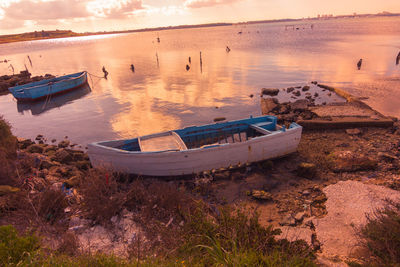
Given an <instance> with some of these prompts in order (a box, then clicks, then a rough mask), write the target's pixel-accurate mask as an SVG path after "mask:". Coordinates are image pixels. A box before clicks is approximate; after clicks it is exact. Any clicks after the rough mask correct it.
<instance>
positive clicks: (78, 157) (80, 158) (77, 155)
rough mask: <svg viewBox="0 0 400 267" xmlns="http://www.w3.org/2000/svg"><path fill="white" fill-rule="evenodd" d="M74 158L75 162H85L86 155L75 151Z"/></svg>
mask: <svg viewBox="0 0 400 267" xmlns="http://www.w3.org/2000/svg"><path fill="white" fill-rule="evenodd" d="M72 157H73V160H74V161H83V160H85V155H84V153H83V152H82V151H74V152H72Z"/></svg>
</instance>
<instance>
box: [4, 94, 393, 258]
mask: <svg viewBox="0 0 400 267" xmlns="http://www.w3.org/2000/svg"><path fill="white" fill-rule="evenodd" d="M300 88H304V87H300ZM279 91H280V90H279V89H278V93H277V91H276V90H274V91H273V92H272V94H274V95H277V94H279V93H280V92H279ZM288 91H290V92H289V93H290V94H291V92H293V91H294V90H289V89H287V90H285V92H288ZM306 91H307V90H306ZM266 92H267V91H266V90H263V91H262V94H265V93H266ZM270 93H271V92H269V91H268V92H267V94H270ZM315 98H318V96H315V94H314V96H313V97H311V98H306V99H297V100H296V101H295V102H292V103H283V104H280V103H279V101H278V100H276V99H273V98H266V99H264V98H262V100H261V101H262V108H263V113H264V114H274V115H277V116H278V118H279V121H280V122H281V123H283V124H287V123H290V122H293V121H295V122H299V121H305V120H313V119H321V116H320V115H318V112H315V109H314V108H315V107H319V106H329V105H331V104H329V103H328V104H326V103H325V104H323V105H322V104H321V105H315V104H313V102H315V101H312V99H315ZM341 108H342V107H340V109H341ZM364 111H365V110H363V112H364ZM378 115H379V114H378V113H376V114H375V113H374V114H372V115H371V114H370V115H369V116H378ZM352 118H353V117H352ZM357 118H358V119H360V117H357ZM323 119H325V120H327V121H332V120H336V119H337V118H335V116H330V118H327V117H324V118H323ZM378 119H381V118H378ZM390 120H391V121H392V123H391V125H389V126H385V127H362V128H361V127H360V128H354V127H351V128H346V127H344V128H342V129H329V128H327V129H319V130H307V129H306V128H305V129H304V132H303V135H302V139H301V142H300V145H299V148H298V152H296V153H294V154H291V155H288V156H287V157H284V158H281V159H274V160H268V161H265V162H260V163H255V164H252V165H248V166H245V167H242V168H239V169H234V170H225V171H220V172H215V173H209V174H203V175H197V176H194V177H192V178H186V179H180V178H177V179H173V180H171V181H160V180H158V179H149V180H147V183H153V182H156V183H159V182H161V183H162V184H165V186H167V185H168V186H170V185H173V186H174V187H176V188H179V190H183V191H184V192H186V193H188V194H189V195H191V196H192V197H194V198H198V199H201V200H203V201H205V202H206V203H207V205H209V206H210V207H211V208H212V209H213V208H216V207H218V206H220V205H227V204H228V205H230V206H233V207H236V208H237V209H245V210H247V211H257V212H259V214H260V218H259V220H260V223H261V224H262V225H265V226H267V225H273V226H275V227H279V228H281V229H282V231H283V233H282V234H281V237H282V238H292V239H299V238H300V239H304V240H306V241H307V242H308V243H309V245H310V246H311V247H312V248H313V249H314V250H315V251H316V252H318V253H319V254H318V255H319V261H320V263H321V264H325V265H332V266H333V263H332V261H336V262H342V263H343V264H344V262H345V261H349V260H356V261H358V260H359V259H360V258H359V256H357V255H354V254H352V253H350V252H349V251H350V250H349V249H348V248H343V249H342V250H335V249H334V245H331V244H341V246H345V245H346V243H345V242H344V241H337V240H336V239H338V238H339V237H337V236H336V234H334V233H333V232H332V234H330V233H329V231H330V230H329V229H333V228H332V227H333V226H332V227H331V228H330V227H329V226H326V225H325V224H324V223H325V221H324V218H331V217H332V216H333V217H335V215H334V214H333V213H334V212H336V213H335V214H347V213H345V212H342V211H330V210H329V208H330V207H334V206H335V203H332V202H330V201H331V200H332V199H330V194H331V193H330V192H331V191H329V188H333V187H334V186H339V185H340V186H344V187H346V186H347V187H348V186H349V183H353V184H352V185H353V186H354V188H356V187H357V186H358V187H360V188H364V187H365V186H367V187H368V188H369V189H368V190H375V191H374V192H378V191H379V192H384V193H382V194H381V195H378V193H374V194H375V195H374V196H375V197H376V199H378V200H379V199H380V200H382V199H383V198H384V197H385V194H387V192H388V191H385V190H386V189H388V190H391V191H390V192H392V194H393V195H394V194H398V193H399V192H400V171H399V170H400V152H399V148H400V123H399V122H398V121H397V120H396V119H390ZM44 140H45V137H43V136H42V135H39V136H38V137H37V138H36V140H35V141H31V140H28V139H18V155H17V157H18V162H20V164H21V165H24V168H23V169H24V170H25V173H24V174H23V175H24V176H23V177H25V178H24V183H26V184H28V185H29V188H30V189H31V192H32V194H37V193H38V192H40V191H41V190H44V189H45V188H52V189H54V190H61V192H63V194H65V196H66V197H67V199H68V204H67V205H66V206H65V207H64V208H63V210H62V213H64V215H65V216H64V217H63V221H62V225H63V227H62V228H61V229H62V230H55V228H54V229H53V232H52V233H49V232H47V233H45V234H47V243H48V244H47V245H48V246H49V247H51V248H57V247H58V246H59V245H60V244H59V243H58V242H57V240H55V239H54V237H52V235H54V234H57V233H58V234H60V231H61V232H63V233H64V232H72V233H74V234H75V235H76V236H77V239H78V240H79V243H80V249H81V250H83V251H92V252H93V251H102V252H107V253H109V252H113V253H115V254H116V255H120V256H126V253H127V251H126V245H127V244H128V243H129V238H130V236H132V235H135V233H137V232H138V231H140V229H141V227H142V226H141V225H140V224H138V223H137V221H135V220H133V219H132V218H134V217H135V216H136V215H135V212H132V211H130V210H126V209H123V210H121V211H119V212H118V213H117V214H116V215H114V216H112V217H111V219H109V226H108V227H105V226H104V225H102V224H98V223H97V222H96V220H93V218H89V217H88V216H87V214H86V213H85V212H83V211H82V210H81V209H80V205H81V200H82V196H81V193H80V185H81V183H82V182H83V181H85V179H87V177H88V172H89V171H90V170H91V165H90V161H89V158H88V156H87V154H86V153H85V152H83V151H80V150H76V149H74V148H73V147H71V144H70V142H69V141H68V140H67V139H65V140H62V141H61V142H59V143H58V144H46V143H45V141H44ZM53 141H54V140H53ZM21 175H22V174H21ZM105 177H106V178H105V179H108V176H107V175H106V176H105ZM132 179H133V180H135V179H140V177H134V178H132ZM107 181H108V180H107ZM377 187H379V188H377ZM383 187H384V188H385V189H381V188H383ZM2 190H3V191H1V192H0V193H1V195H3V196H0V210H4V209H10V207H6V206H7V203H4V201H1V198H2V199H3V200H5V198H4V196H7V194H13V193H15V191H18V190H20V189H19V188H14V187H8V188H5V187H2ZM335 190H339V191H340V190H342V189H340V188H338V189H335ZM362 190H364V189H360V194H361V191H362ZM349 192H350V193H351V194H354V195H353V198H354V199H357V198H358V196H359V195H358V192H357V191H356V192H352V191H351V190H350V191H349ZM362 192H364V191H362ZM393 192H394V193H393ZM100 193H101V192H99V194H100ZM362 194H364V193H362ZM346 197H348V195H346ZM399 199H400V198H399ZM378 200H376V201H378ZM380 200H379V201H380ZM349 201H350V202H351V199H350V200H349ZM154 209H157V208H154ZM357 209H358V212H361V213H362V212H363V211H365V212H370V211H371V209H370V207H366V206H363V207H357ZM328 216H331V217H328ZM338 216H344V217H343V218H342V219H343V220H341V219H340V218H339V222H338V221H334V220H333V219H332V221H334V223H335V224H336V228H335V229H339V231H340V227H343V229H346V234H343V236H342V237H341V238H342V239H341V240H345V239H346V240H351V242H350V241H349V244H352V245H354V244H355V243H354V242H356V237H355V236H354V235H352V234H351V231H349V228H348V226H346V225H341V224H340V223H341V222H345V223H348V222H347V221H346V220H347V219H346V216H347V215H336V219H338ZM361 221H362V220H361ZM5 223H13V224H15V225H19V226H20V228H21V229H23V228H24V227H27V226H26V225H25V226H24V222H21V220H20V219H19V220H18V218H17V217H16V216H15V214H13V213H10V216H9V217H7V216H3V217H2V218H0V224H5ZM162 224H163V225H164V226H165V227H169V226H170V225H175V226H176V227H180V226H179V225H180V224H181V222H176V221H174V219H173V217H171V219H169V220H167V221H163V222H162ZM354 224H355V225H360V223H356V222H354ZM323 225H325V226H324V227H322V226H323ZM175 226H174V227H175ZM121 229H126V231H121ZM334 235H335V236H334ZM335 238H336V239H335ZM333 239H335V240H336V241H337V242H336V241H335V242H336V243H335V242H333V241H332V240H333ZM88 240H90V242H88ZM149 242H150V241H149Z"/></svg>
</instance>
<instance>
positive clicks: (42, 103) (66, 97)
mask: <svg viewBox="0 0 400 267" xmlns="http://www.w3.org/2000/svg"><path fill="white" fill-rule="evenodd" d="M91 91H92V89H91V88H90V86H89V84H87V83H86V84H84V85H82V86H81V87H79V88H76V89H74V90H72V91H69V92H66V93H63V94H59V95H53V96H51V97H49V98H47V99H43V100H39V101H34V102H19V101H18V102H17V110H18V112H19V113H24V112H26V111H29V110H30V111H31V113H32V115H40V114H42V113H44V112H46V111H49V110H52V109H54V108H60V107H62V106H64V105H66V104H68V103H71V102H74V101H75V100H78V99H80V98H82V97H84V96H85V95H87V94H89V93H90V92H91Z"/></svg>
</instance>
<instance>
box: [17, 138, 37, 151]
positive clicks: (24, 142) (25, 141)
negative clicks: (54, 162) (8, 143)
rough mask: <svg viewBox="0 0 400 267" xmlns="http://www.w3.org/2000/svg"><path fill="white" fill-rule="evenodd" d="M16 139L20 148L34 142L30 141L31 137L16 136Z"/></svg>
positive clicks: (24, 147)
mask: <svg viewBox="0 0 400 267" xmlns="http://www.w3.org/2000/svg"><path fill="white" fill-rule="evenodd" d="M17 140H18V147H19V148H20V149H26V148H27V147H28V146H30V145H32V144H34V143H35V142H32V140H31V139H25V138H17Z"/></svg>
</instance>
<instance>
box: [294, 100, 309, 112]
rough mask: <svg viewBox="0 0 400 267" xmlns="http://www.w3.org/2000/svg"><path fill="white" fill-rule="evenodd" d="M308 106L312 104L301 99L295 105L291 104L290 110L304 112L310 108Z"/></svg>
mask: <svg viewBox="0 0 400 267" xmlns="http://www.w3.org/2000/svg"><path fill="white" fill-rule="evenodd" d="M308 104H310V101H308V100H306V99H300V100H297V101H295V102H294V103H291V104H290V108H291V109H292V110H299V111H304V110H306V109H307V108H308Z"/></svg>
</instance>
